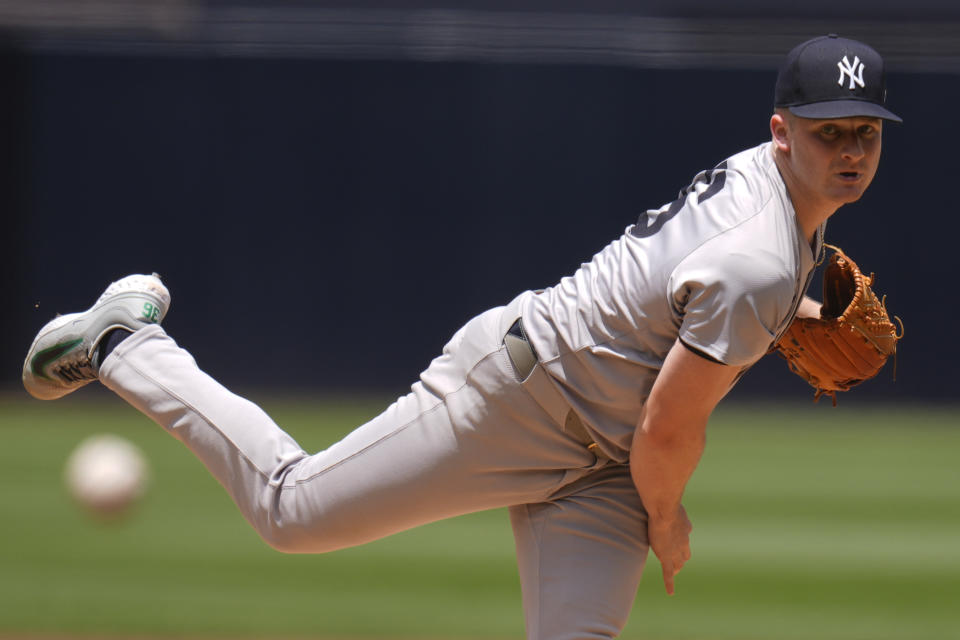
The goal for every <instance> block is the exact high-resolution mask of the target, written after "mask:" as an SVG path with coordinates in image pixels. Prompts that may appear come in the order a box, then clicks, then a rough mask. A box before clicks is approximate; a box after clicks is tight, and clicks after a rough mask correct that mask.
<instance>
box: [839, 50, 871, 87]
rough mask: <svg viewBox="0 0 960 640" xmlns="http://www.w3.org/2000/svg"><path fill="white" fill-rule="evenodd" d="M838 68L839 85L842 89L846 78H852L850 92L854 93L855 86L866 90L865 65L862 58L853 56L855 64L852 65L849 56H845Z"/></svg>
mask: <svg viewBox="0 0 960 640" xmlns="http://www.w3.org/2000/svg"><path fill="white" fill-rule="evenodd" d="M837 66H838V67H840V79H839V80H838V81H837V84H839V85H840V86H841V87H842V86H843V78H844V76H850V86H849V87H847V88H848V89H850V91H853V88H854V86H855V85H860V88H861V89H863V88H866V85H864V84H863V63H862V62H860V56H853V64H850V61H849V60H848V59H847V56H843V60H841V61H840V62H838V63H837ZM854 73H856V75H854Z"/></svg>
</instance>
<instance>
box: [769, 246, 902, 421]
mask: <svg viewBox="0 0 960 640" xmlns="http://www.w3.org/2000/svg"><path fill="white" fill-rule="evenodd" d="M826 246H828V247H830V248H831V249H833V251H834V253H833V255H832V256H830V261H829V263H828V264H827V266H826V268H825V270H824V274H823V306H822V307H821V309H820V317H819V318H796V319H794V321H793V324H791V325H790V328H789V329H787V332H786V333H785V334H784V335H783V337H781V338H780V341H779V342H778V343H777V345H776V349H777V352H778V353H779V354H780V355H781V356H783V357H784V358H785V359H786V361H787V364H789V365H790V370H791V371H793V372H794V373H796V374H797V375H798V376H800V377H801V378H803V379H804V380H806V381H807V382H808V383H810V386H812V387H813V388H814V389H816V390H817V392H816V395H814V400H815V401H816V400H819V399H820V396H822V395H828V396H830V397H831V398H833V406H836V405H837V395H836V394H837V391H846V390H847V389H849V388H850V387H852V386H854V385H857V384H860V383H861V382H863V381H864V380H869V379H870V378H872V377H874V376H875V375H877V374H878V373H879V372H880V369H882V368H883V365H884V364H886V362H887V358H889V357H890V356H891V355H893V356H894V358H896V352H897V341H898V340H900V339H901V338H902V337H903V323H902V322H901V321H900V318H897V317H896V316H894V318H896V320H897V323H899V324H900V330H899V332H898V331H897V327H896V325H894V323H893V322H891V320H890V316H889V315H887V307H886V297H884V298H881V299H877V296H876V294H874V292H873V289H871V288H870V287H871V285H873V282H874V275H873V274H870V275H869V276H865V275H863V273H861V271H860V268H859V267H858V266H857V263H855V262H854V261H853V260H851V259H850V258H849V257H848V256H847V255H846V254H845V253H844V252H843V251H842V250H841V249H840V248H839V247H835V246H833V245H826ZM894 376H896V362H894Z"/></svg>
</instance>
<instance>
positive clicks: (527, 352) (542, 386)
mask: <svg viewBox="0 0 960 640" xmlns="http://www.w3.org/2000/svg"><path fill="white" fill-rule="evenodd" d="M503 346H504V347H505V348H506V350H507V355H508V356H509V357H510V361H511V363H512V364H513V366H514V368H515V369H516V371H517V375H518V376H519V377H520V381H521V384H523V385H524V386H525V387H527V389H528V390H529V391H530V395H532V396H533V398H534V400H536V401H537V404H539V405H540V406H541V407H542V408H543V409H544V410H545V411H546V412H547V413H548V414H550V416H551V417H552V418H553V419H554V420H555V421H556V423H557V424H558V425H560V426H562V427H563V431H564V432H565V433H567V434H568V435H570V436H573V437H574V438H576V439H577V440H578V441H580V442H581V443H582V444H583V445H584V446H585V447H586V448H587V449H588V450H589V451H590V452H591V453H592V454H593V455H594V456H596V458H597V460H598V461H606V460H609V459H610V456H608V455H607V454H606V453H604V451H603V449H601V448H600V447H599V446H598V445H597V443H596V442H594V440H593V438H591V437H590V434H589V433H587V430H586V428H585V427H584V426H583V422H582V421H581V420H580V416H578V415H577V413H576V411H574V410H573V409H571V408H570V405H569V404H568V403H567V401H566V400H565V399H564V398H563V396H562V395H560V392H559V391H557V389H556V388H555V387H554V386H553V383H552V382H550V380H549V379H548V378H547V376H548V374H547V373H546V372H545V371H544V370H543V368H542V367H541V368H539V369H537V362H538V360H539V358H538V356H537V352H536V350H535V349H534V348H533V345H532V344H530V341H529V340H528V339H527V334H526V332H525V331H524V330H523V321H522V320H521V319H520V318H517V319H516V320H515V321H514V322H513V324H511V325H510V328H509V329H507V332H506V333H505V334H504V336H503Z"/></svg>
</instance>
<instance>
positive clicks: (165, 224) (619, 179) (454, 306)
mask: <svg viewBox="0 0 960 640" xmlns="http://www.w3.org/2000/svg"><path fill="white" fill-rule="evenodd" d="M2 65H3V69H4V70H5V73H4V78H5V80H4V82H5V84H6V89H7V91H6V95H5V97H4V98H3V106H2V113H0V117H2V119H3V120H2V130H0V135H2V137H3V141H4V143H5V144H4V147H3V155H4V160H5V165H6V170H5V172H4V175H3V185H4V196H3V198H4V204H5V209H6V212H5V214H4V220H5V223H4V228H5V230H6V231H5V233H4V236H3V240H2V244H0V248H2V249H3V260H4V261H5V264H4V278H3V290H2V292H3V293H4V294H5V295H4V301H5V311H6V312H5V313H4V314H3V316H2V322H3V327H2V329H3V336H4V339H3V345H2V352H0V355H2V358H3V369H2V371H3V375H2V382H3V383H4V384H5V385H9V386H11V387H15V386H16V385H17V384H18V377H19V369H20V363H21V359H22V357H23V353H24V352H25V350H26V348H27V346H28V344H29V341H30V339H31V337H32V335H33V333H34V332H35V331H36V330H37V328H39V326H40V325H42V324H43V322H44V321H46V320H47V319H48V317H50V316H51V315H52V314H53V313H54V312H58V311H59V312H66V311H72V310H77V309H81V308H85V307H86V306H87V305H89V304H90V303H91V302H92V301H93V299H94V298H95V297H96V296H97V295H99V293H100V291H101V289H102V287H103V286H104V285H105V284H106V283H108V282H109V281H110V280H112V279H114V278H116V277H119V276H122V275H124V274H126V273H129V272H134V271H151V270H155V271H158V272H160V273H161V274H163V276H164V278H165V281H166V282H167V283H168V285H169V286H170V288H171V290H172V292H173V299H174V301H173V305H172V312H171V314H170V316H169V318H168V320H167V322H166V323H165V325H166V326H167V327H168V329H169V331H170V333H171V334H173V335H174V336H175V337H176V338H177V339H178V341H179V342H180V343H181V344H183V345H184V346H186V347H187V348H189V349H190V350H191V351H192V352H193V353H194V354H195V356H196V357H197V359H198V361H199V362H200V364H201V365H202V366H203V367H204V368H206V369H207V370H208V371H210V372H211V373H212V374H214V375H215V376H216V377H218V378H220V379H221V380H222V381H224V382H225V383H226V384H228V385H234V386H247V385H260V386H265V387H275V388H286V387H295V388H297V389H301V390H303V389H314V388H316V389H320V390H324V391H329V390H332V389H352V388H364V389H367V388H377V389H385V390H389V391H397V392H400V391H403V390H404V389H405V388H406V386H407V385H409V383H411V382H413V381H414V380H415V377H416V375H417V374H418V372H419V371H420V370H421V369H422V368H424V367H425V366H426V365H427V363H428V362H429V361H430V359H431V358H432V357H433V356H434V355H436V354H438V353H439V351H440V349H441V348H442V346H443V344H444V343H445V342H446V340H447V339H448V338H449V337H450V335H451V334H452V333H453V331H454V330H456V329H457V328H458V327H459V326H460V325H461V324H462V323H463V322H465V321H466V320H467V319H469V318H470V317H471V316H472V315H474V314H476V313H478V312H480V311H483V310H484V309H486V308H488V307H490V306H494V305H497V304H502V303H504V302H506V301H508V300H509V299H510V298H511V297H512V296H513V295H514V294H516V293H517V292H519V291H521V290H523V289H526V288H538V287H543V286H548V285H550V284H552V283H553V282H555V281H556V280H557V279H559V278H560V277H561V276H563V275H565V274H569V273H571V272H573V271H574V270H575V269H576V267H577V266H578V265H579V264H580V263H581V262H582V261H586V260H589V259H590V257H591V255H592V254H593V253H595V252H596V251H597V250H599V249H600V248H601V247H602V246H603V245H604V244H605V243H606V242H608V241H609V240H611V239H613V238H614V237H616V236H617V235H619V234H620V233H621V232H622V231H623V229H624V228H625V227H626V226H627V225H628V224H630V223H631V222H632V221H633V220H634V219H635V218H636V216H637V215H638V213H639V212H640V211H642V210H643V209H646V208H649V207H658V206H660V205H661V204H662V203H664V202H667V201H670V200H672V199H673V198H674V197H675V196H676V193H677V191H678V190H679V189H680V188H681V187H683V186H684V185H685V184H686V183H687V182H688V181H689V180H690V178H692V176H693V175H694V174H695V173H696V172H697V171H699V170H701V169H704V168H710V167H712V166H713V165H714V164H716V163H717V162H718V161H720V160H722V159H723V158H724V157H726V156H728V155H730V154H732V153H734V152H736V151H739V150H740V149H742V148H745V147H747V146H752V145H754V144H757V143H759V142H761V141H763V140H765V139H766V138H767V137H768V129H767V122H768V118H769V114H770V110H771V94H772V84H773V80H774V71H773V70H771V71H769V72H722V71H697V70H690V71H660V70H641V69H625V68H604V67H592V66H500V65H480V64H459V63H457V64H455V63H412V62H405V63H401V62H336V61H282V60H270V61H260V60H247V59H215V58H204V59H188V58H161V59H151V58H111V57H95V56H85V57H65V56H54V55H35V56H30V57H26V56H24V55H8V56H6V57H5V58H3V60H2ZM889 84H890V104H891V106H892V108H893V109H894V110H895V111H897V112H899V113H901V114H902V115H903V117H904V119H905V121H906V124H904V125H903V126H893V127H889V128H888V129H887V130H886V131H885V136H884V137H885V140H884V144H885V157H884V159H883V162H882V165H881V169H880V171H879V174H878V177H877V181H876V183H875V184H874V186H873V188H872V189H871V191H870V192H869V193H868V194H867V196H866V197H865V198H864V199H863V200H862V201H861V202H860V203H857V204H855V205H852V206H849V207H847V208H845V209H843V210H841V212H840V214H839V215H838V216H837V217H836V218H835V219H834V222H833V223H831V225H830V229H829V232H830V233H829V239H830V240H831V241H832V242H834V243H837V244H839V245H841V246H843V247H844V248H845V249H847V250H848V251H849V252H850V253H851V254H852V255H853V256H854V257H855V258H856V259H858V261H859V262H860V263H861V265H862V266H863V267H864V268H865V269H866V270H867V271H876V272H877V273H878V274H879V278H878V289H879V290H880V291H881V292H882V293H886V294H888V296H889V299H888V304H889V307H890V308H891V310H892V311H894V312H895V313H897V314H899V315H900V316H902V318H903V320H904V322H905V324H906V327H907V337H906V339H905V340H904V341H903V342H902V347H901V354H900V358H899V363H898V380H897V382H896V383H895V384H893V383H891V381H890V371H889V369H888V370H887V371H886V372H884V374H883V375H882V376H881V377H880V378H879V379H877V380H875V381H872V382H871V383H869V384H867V385H865V386H864V387H863V388H862V391H860V392H859V394H858V397H860V398H867V397H877V396H882V397H886V398H892V399H907V398H910V397H930V398H940V399H949V398H952V397H953V396H954V386H955V384H954V383H955V380H956V378H957V376H956V374H955V373H954V368H953V366H952V364H951V363H952V362H955V361H956V356H957V347H956V340H955V339H954V337H955V334H956V329H955V327H954V325H955V324H956V317H957V313H956V312H957V302H956V300H955V299H953V298H951V297H950V296H951V295H952V294H951V293H950V291H949V290H948V288H947V286H946V285H945V283H944V282H942V281H941V280H940V279H941V278H943V277H946V278H953V277H955V272H956V269H955V263H956V261H955V258H954V256H955V255H956V251H957V249H956V246H955V245H956V240H955V238H956V236H957V229H958V225H957V222H956V219H957V214H958V208H957V206H956V204H955V202H954V197H953V189H954V188H955V186H956V184H957V179H956V176H957V163H956V161H955V155H956V151H955V150H956V149H957V142H958V133H957V128H956V127H955V126H953V125H952V124H950V122H951V120H952V115H951V113H950V112H949V105H956V104H960V77H957V76H950V75H917V76H907V75H894V76H892V77H891V79H890V83H889ZM817 287H819V285H817ZM944 343H946V346H943V345H944ZM769 360H770V362H767V363H764V364H761V365H759V366H758V367H757V369H756V370H755V371H753V372H751V374H749V375H748V376H747V377H746V378H745V380H744V381H743V383H742V384H741V388H740V390H739V391H738V393H740V394H745V395H749V394H754V393H757V394H759V393H761V392H763V393H765V392H773V393H777V394H788V395H792V396H794V397H797V396H800V397H806V394H807V393H808V389H807V387H806V386H805V385H804V383H802V382H800V381H799V380H798V379H796V378H794V377H793V376H792V375H791V374H789V373H787V371H786V369H785V367H784V365H783V364H782V363H781V362H780V361H779V359H777V358H776V357H772V358H769Z"/></svg>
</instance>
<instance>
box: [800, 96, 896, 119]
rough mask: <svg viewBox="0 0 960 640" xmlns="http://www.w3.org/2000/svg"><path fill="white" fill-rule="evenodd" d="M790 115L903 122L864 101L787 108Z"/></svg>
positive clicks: (837, 101) (831, 102)
mask: <svg viewBox="0 0 960 640" xmlns="http://www.w3.org/2000/svg"><path fill="white" fill-rule="evenodd" d="M787 108H788V109H789V110H790V113H792V114H793V115H795V116H797V117H798V118H816V119H824V118H855V117H857V116H862V117H865V118H881V119H882V120H892V121H893V122H903V119H902V118H901V117H900V116H898V115H896V114H894V113H893V112H891V111H887V110H886V109H884V108H883V107H881V106H880V105H878V104H874V103H873V102H866V101H864V100H830V101H827V102H814V103H813V104H801V105H797V106H794V107H787Z"/></svg>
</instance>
